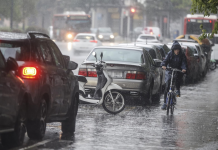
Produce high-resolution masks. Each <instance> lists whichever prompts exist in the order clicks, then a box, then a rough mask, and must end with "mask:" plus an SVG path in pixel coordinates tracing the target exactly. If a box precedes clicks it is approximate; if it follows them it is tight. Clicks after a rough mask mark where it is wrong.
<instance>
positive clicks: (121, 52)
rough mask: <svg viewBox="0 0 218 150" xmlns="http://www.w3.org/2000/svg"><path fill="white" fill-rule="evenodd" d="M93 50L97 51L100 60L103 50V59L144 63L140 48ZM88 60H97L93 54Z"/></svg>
mask: <svg viewBox="0 0 218 150" xmlns="http://www.w3.org/2000/svg"><path fill="white" fill-rule="evenodd" d="M93 52H96V54H97V58H98V60H100V54H101V52H103V59H102V60H103V61H118V62H132V63H144V59H143V53H142V51H139V50H129V49H119V48H97V49H94V50H93ZM87 60H88V61H95V57H94V56H93V55H92V54H90V55H89V56H88V58H87Z"/></svg>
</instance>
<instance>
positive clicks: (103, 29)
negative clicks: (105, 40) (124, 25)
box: [98, 28, 112, 33]
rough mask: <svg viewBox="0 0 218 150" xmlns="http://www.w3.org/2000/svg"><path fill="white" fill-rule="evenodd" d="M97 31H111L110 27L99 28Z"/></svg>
mask: <svg viewBox="0 0 218 150" xmlns="http://www.w3.org/2000/svg"><path fill="white" fill-rule="evenodd" d="M98 30H99V33H112V31H111V29H110V28H99V29H98Z"/></svg>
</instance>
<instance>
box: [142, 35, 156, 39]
mask: <svg viewBox="0 0 218 150" xmlns="http://www.w3.org/2000/svg"><path fill="white" fill-rule="evenodd" d="M140 39H143V40H146V39H147V40H155V37H154V36H140Z"/></svg>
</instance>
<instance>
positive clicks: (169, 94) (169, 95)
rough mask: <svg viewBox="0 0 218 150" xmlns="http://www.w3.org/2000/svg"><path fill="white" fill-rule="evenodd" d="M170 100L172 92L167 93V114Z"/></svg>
mask: <svg viewBox="0 0 218 150" xmlns="http://www.w3.org/2000/svg"><path fill="white" fill-rule="evenodd" d="M170 100H171V93H168V94H167V115H169V110H170Z"/></svg>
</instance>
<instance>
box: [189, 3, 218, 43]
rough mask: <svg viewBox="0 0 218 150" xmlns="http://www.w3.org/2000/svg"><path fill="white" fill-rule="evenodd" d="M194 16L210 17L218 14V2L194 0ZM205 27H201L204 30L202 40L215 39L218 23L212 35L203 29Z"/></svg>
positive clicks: (192, 8)
mask: <svg viewBox="0 0 218 150" xmlns="http://www.w3.org/2000/svg"><path fill="white" fill-rule="evenodd" d="M191 12H192V14H195V13H203V14H204V16H210V14H217V12H218V1H217V0H192V7H191ZM203 28H204V27H203V25H200V29H202V35H201V36H200V37H199V39H200V40H203V39H205V38H207V37H209V38H213V36H214V34H216V33H217V32H218V22H216V23H215V26H214V29H213V31H212V33H210V34H206V30H205V29H203Z"/></svg>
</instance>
